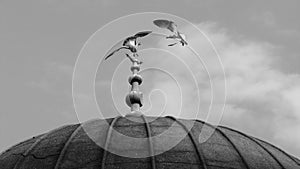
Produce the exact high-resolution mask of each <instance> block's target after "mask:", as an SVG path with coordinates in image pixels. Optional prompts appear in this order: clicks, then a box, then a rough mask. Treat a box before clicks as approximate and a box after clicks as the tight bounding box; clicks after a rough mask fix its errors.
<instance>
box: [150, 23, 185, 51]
mask: <svg viewBox="0 0 300 169" xmlns="http://www.w3.org/2000/svg"><path fill="white" fill-rule="evenodd" d="M153 23H154V24H155V25H156V26H158V27H160V28H164V29H168V30H170V31H171V32H172V33H174V34H173V35H170V36H167V39H176V40H179V42H180V43H181V45H182V46H184V45H188V43H187V41H186V37H185V35H184V34H183V33H180V32H179V31H178V29H177V25H176V24H175V23H174V22H173V21H169V20H165V19H157V20H154V21H153ZM177 43H178V42H176V43H172V44H170V45H168V46H174V45H176V44H177Z"/></svg>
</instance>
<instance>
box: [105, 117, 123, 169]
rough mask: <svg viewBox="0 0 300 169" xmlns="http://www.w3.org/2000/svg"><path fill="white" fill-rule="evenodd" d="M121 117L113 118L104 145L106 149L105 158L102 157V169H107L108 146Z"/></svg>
mask: <svg viewBox="0 0 300 169" xmlns="http://www.w3.org/2000/svg"><path fill="white" fill-rule="evenodd" d="M120 117H121V116H118V117H115V118H113V120H112V122H111V124H110V126H109V127H108V129H107V134H106V140H105V145H104V149H103V156H102V161H101V169H104V168H105V160H106V156H107V152H108V146H109V143H110V138H111V135H112V130H113V127H114V124H115V123H116V122H117V121H118V119H119V118H120Z"/></svg>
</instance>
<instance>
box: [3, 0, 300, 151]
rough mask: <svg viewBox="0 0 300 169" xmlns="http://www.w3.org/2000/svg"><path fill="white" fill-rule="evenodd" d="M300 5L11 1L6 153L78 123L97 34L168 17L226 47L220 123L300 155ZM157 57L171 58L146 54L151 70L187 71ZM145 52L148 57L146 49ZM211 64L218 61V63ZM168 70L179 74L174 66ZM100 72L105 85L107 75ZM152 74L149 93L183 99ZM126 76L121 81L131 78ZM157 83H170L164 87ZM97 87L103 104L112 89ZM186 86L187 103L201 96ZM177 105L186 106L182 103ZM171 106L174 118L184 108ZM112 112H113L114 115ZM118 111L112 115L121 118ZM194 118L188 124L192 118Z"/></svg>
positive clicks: (6, 37)
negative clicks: (84, 66)
mask: <svg viewBox="0 0 300 169" xmlns="http://www.w3.org/2000/svg"><path fill="white" fill-rule="evenodd" d="M299 5H300V2H299V1H296V0H295V1H294V0H289V1H273V0H272V1H271V0H266V1H263V2H262V1H251V2H250V1H237V0H236V1H234V0H228V1H220V0H209V1H205V0H186V1H183V0H182V1H177V0H165V1H159V0H148V1H144V0H139V1H133V0H130V1H123V0H99V1H96V0H85V1H83V0H44V1H37V0H27V1H20V0H18V1H17V0H9V1H8V0H2V1H0V24H1V25H0V77H1V87H0V93H1V95H0V138H1V141H0V151H3V150H5V149H7V148H8V147H10V146H12V145H13V144H16V143H18V142H20V141H22V140H25V139H28V138H31V137H32V136H35V135H38V134H41V133H44V132H47V131H49V130H51V129H54V128H57V127H59V126H61V125H65V124H71V123H78V119H77V116H76V113H75V110H74V107H73V100H72V74H73V69H74V65H75V62H76V59H77V57H78V55H79V52H80V51H81V49H82V47H83V45H84V44H85V43H86V41H87V40H88V39H89V37H90V36H91V35H92V34H93V33H94V32H96V31H97V30H98V29H99V28H101V27H102V26H104V25H105V24H107V23H108V22H110V21H112V20H114V19H117V18H119V17H122V16H125V15H129V14H134V13H139V12H163V13H170V14H173V15H176V16H179V17H182V18H185V19H187V20H188V21H190V22H192V23H193V24H194V25H196V26H197V27H198V28H199V29H201V31H203V32H204V33H205V34H206V35H207V36H208V37H209V39H210V40H211V41H212V42H213V44H214V46H215V47H216V49H217V50H218V53H219V55H220V58H221V60H222V63H223V65H224V70H225V73H226V84H227V90H226V93H227V95H226V98H227V99H226V107H225V111H224V113H223V118H222V120H221V122H220V124H221V125H225V126H229V127H232V128H235V129H237V130H240V131H243V132H245V133H247V134H249V135H252V136H255V137H258V138H261V139H263V140H266V141H268V142H270V143H272V144H274V145H276V146H278V147H280V148H282V149H283V150H285V151H286V152H288V153H290V154H292V155H295V156H297V157H300V145H299V144H298V143H299V142H300V104H299V103H298V100H299V99H300V57H299V53H300V48H299V44H300V23H299V19H298V16H299V9H298V7H299ZM182 30H183V31H186V32H188V33H191V34H192V33H193V30H192V28H191V27H189V26H182ZM201 38H203V37H200V35H199V34H196V33H195V36H194V35H193V36H188V40H189V41H190V43H191V44H202V41H201ZM199 39H200V40H199ZM120 40H121V39H120ZM116 43H117V42H116ZM107 50H108V49H107ZM151 52H153V51H151ZM156 52H157V54H156V56H157V57H158V58H159V57H160V56H161V55H163V56H164V57H165V58H164V59H163V60H162V62H159V63H158V62H154V61H155V57H154V58H152V60H151V59H149V57H145V64H146V63H149V65H151V64H153V65H156V66H163V65H167V64H165V63H169V62H170V61H172V64H175V65H177V64H178V66H179V65H180V63H179V62H178V63H176V61H178V59H173V58H172V56H171V55H170V54H166V53H161V52H162V51H156ZM183 52H184V51H183ZM183 54H184V53H183ZM204 54H207V53H204ZM145 55H149V52H148V53H147V51H145ZM186 55H187V53H186ZM147 58H148V60H147ZM206 59H207V61H208V62H209V61H210V57H206ZM116 61H120V60H116ZM146 61H147V62H146ZM110 62H113V61H110ZM150 63H151V64H150ZM109 64H110V63H109ZM101 65H102V66H103V65H104V64H103V63H101V64H100V66H101ZM122 65H123V66H120V70H123V69H124V70H125V69H126V65H128V64H126V61H125V63H124V64H122ZM200 65H201V64H197V65H191V66H192V67H197V68H199V72H198V74H197V75H196V77H197V79H198V80H199V81H200V83H201V84H200V83H199V82H198V83H197V84H196V85H198V86H200V87H201V88H200V89H199V90H200V91H201V96H202V97H201V98H202V99H204V103H205V101H206V100H205V99H207V97H208V98H209V91H210V89H209V87H208V84H207V83H208V79H207V78H208V77H207V75H206V74H205V73H203V74H202V73H201V71H200V69H203V67H202V66H200ZM210 66H211V67H213V65H210ZM164 68H166V69H170V71H171V70H172V69H171V68H172V66H166V67H164ZM99 70H100V68H99ZM180 70H181V69H180ZM203 70H204V69H203ZM215 70H216V69H215V68H214V67H213V68H212V71H211V75H212V77H211V78H212V79H214V80H216V82H217V83H216V84H223V83H224V79H222V78H219V77H221V76H222V72H220V71H215ZM121 72H122V71H121ZM173 73H174V74H176V75H177V76H176V77H177V78H178V79H177V80H179V81H180V82H184V81H185V80H186V78H187V77H188V76H186V75H187V74H188V71H187V70H185V71H184V72H183V73H182V71H178V70H177V71H176V70H173ZM97 75H98V76H99V77H100V79H101V73H99V74H97ZM143 75H144V78H145V81H147V80H148V83H146V84H147V85H148V87H147V85H146V86H144V90H145V93H146V94H147V93H148V94H149V92H150V91H149V89H151V88H159V89H161V90H165V93H166V95H167V96H168V97H169V98H177V96H178V93H176V92H173V91H172V89H173V88H174V90H178V89H177V88H176V85H174V84H175V83H174V81H173V82H172V79H168V78H169V77H167V76H163V75H157V76H155V75H156V74H151V73H150V74H149V73H148V74H147V72H145V73H144V74H143ZM118 77H120V80H119V81H120V82H121V81H122V78H127V77H125V76H121V75H120V76H118ZM121 77H122V78H121ZM155 79H159V80H161V79H164V81H160V82H159V83H158V82H157V80H155ZM166 79H168V80H166ZM98 80H99V78H98ZM117 80H118V78H117ZM123 81H124V82H125V83H124V84H126V83H127V80H123ZM96 84H97V85H96V91H97V92H99V93H97V96H98V97H100V98H99V99H98V102H100V104H101V102H102V101H101V94H100V93H101V90H102V92H103V91H104V90H103V89H101V86H102V87H103V83H102V84H101V82H99V83H96ZM98 84H100V85H98ZM117 84H118V83H117ZM104 85H107V84H105V83H104ZM181 87H182V91H183V93H184V94H185V95H186V96H190V95H192V94H193V90H191V87H190V86H189V85H188V84H182V85H181ZM217 87H218V85H217ZM115 88H116V89H118V87H115ZM119 89H120V91H123V92H124V93H126V92H127V91H128V89H126V85H123V86H122V87H120V88H119ZM121 89H122V90H121ZM123 89H124V90H123ZM126 90H127V91H126ZM174 93H175V95H174ZM99 95H100V96H99ZM121 96H122V95H120V96H119V97H120V98H119V100H120V99H121V98H122V97H121ZM162 96H163V95H161V93H159V92H158V93H155V92H154V93H153V95H151V97H153V99H152V101H153V105H152V107H153V109H152V111H149V112H148V114H151V115H153V114H154V115H157V114H155V112H159V109H156V108H158V107H161V105H159V103H161V101H160V100H159V99H160V98H162ZM117 99H118V98H117ZM157 100H158V101H157ZM155 101H156V102H155ZM168 101H171V103H172V104H173V105H177V104H176V103H177V101H178V100H176V99H175V100H170V99H169V100H168ZM146 102H147V100H146ZM162 102H163V101H162ZM183 102H184V103H186V104H187V103H189V102H191V99H190V98H189V97H187V100H185V101H183ZM102 103H103V102H102ZM147 103H148V102H147ZM172 104H171V105H172ZM186 104H185V105H186ZM205 106H207V105H205V104H204V105H203V107H205ZM186 107H188V106H186ZM186 107H184V108H186ZM201 107H202V106H201ZM167 108H169V109H168V111H169V112H172V111H174V110H176V109H177V108H173V109H172V106H171V107H167ZM109 110H110V109H109V108H107V110H106V112H109ZM111 112H112V113H111V114H110V113H107V114H106V116H107V117H109V116H114V115H116V114H115V113H113V112H114V111H111ZM189 112H190V111H186V112H184V113H183V114H182V115H181V116H180V117H181V118H191V114H189ZM171 114H172V113H171ZM199 118H200V119H201V117H199Z"/></svg>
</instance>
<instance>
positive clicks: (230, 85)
mask: <svg viewBox="0 0 300 169" xmlns="http://www.w3.org/2000/svg"><path fill="white" fill-rule="evenodd" d="M199 27H200V28H202V29H204V31H205V32H206V33H207V34H208V36H209V37H210V38H212V39H211V40H212V41H213V42H214V45H215V46H216V48H217V49H218V51H219V53H220V55H221V57H222V61H223V64H224V67H225V71H226V80H227V106H226V110H225V112H224V117H223V122H222V123H223V124H225V125H229V126H232V127H234V128H237V129H240V130H242V131H244V132H247V133H249V134H252V135H254V136H257V137H260V138H263V139H265V140H267V141H270V142H271V143H274V144H275V145H278V146H279V147H282V148H283V149H285V150H286V151H288V152H290V153H292V154H295V155H297V156H298V157H299V156H300V146H299V145H298V144H296V143H299V142H300V137H299V131H300V106H299V102H298V100H299V98H300V87H299V86H300V75H299V74H286V73H283V72H281V71H280V70H278V69H275V68H274V66H273V65H274V64H278V63H276V61H278V60H277V57H284V56H277V54H276V53H274V51H275V49H276V47H275V46H273V45H272V44H269V43H265V42H257V41H248V40H247V39H234V37H232V36H231V35H230V34H229V33H228V32H224V31H221V32H222V33H220V31H219V30H222V29H219V28H218V27H216V26H212V27H208V26H207V25H206V24H204V25H203V24H200V25H199ZM207 28H209V29H207ZM287 62H288V61H287Z"/></svg>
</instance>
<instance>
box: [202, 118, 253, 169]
mask: <svg viewBox="0 0 300 169" xmlns="http://www.w3.org/2000/svg"><path fill="white" fill-rule="evenodd" d="M196 121H198V120H196ZM204 125H207V126H209V127H211V128H214V129H216V131H218V132H219V133H220V134H221V135H222V136H223V137H224V138H225V139H226V140H227V141H228V142H229V143H230V144H231V145H232V147H233V148H234V149H235V151H236V152H237V153H238V155H239V156H240V158H241V160H242V162H243V163H244V165H245V166H246V168H247V169H250V167H249V165H248V163H247V161H246V160H245V158H244V156H243V155H242V153H241V151H240V150H239V149H238V148H237V147H236V145H235V144H234V143H233V142H232V141H231V139H230V138H229V137H228V136H227V135H226V134H225V133H224V132H223V131H222V130H220V129H219V128H218V126H217V127H216V126H213V125H211V124H209V123H205V124H204Z"/></svg>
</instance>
